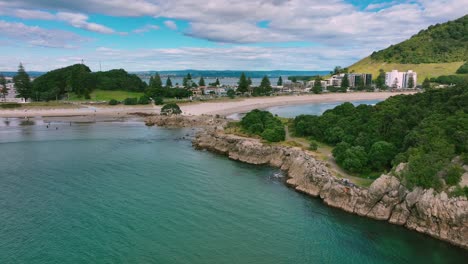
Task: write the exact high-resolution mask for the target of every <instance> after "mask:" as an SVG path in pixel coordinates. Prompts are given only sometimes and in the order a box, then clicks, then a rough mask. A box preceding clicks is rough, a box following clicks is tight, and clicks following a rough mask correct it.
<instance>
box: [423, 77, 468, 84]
mask: <svg viewBox="0 0 468 264" xmlns="http://www.w3.org/2000/svg"><path fill="white" fill-rule="evenodd" d="M424 81H426V80H424ZM427 81H428V82H435V83H440V84H462V83H465V82H468V75H462V74H460V75H442V76H439V77H437V78H431V79H430V80H427ZM425 86H426V87H427V84H426V85H425Z"/></svg>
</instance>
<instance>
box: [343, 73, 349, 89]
mask: <svg viewBox="0 0 468 264" xmlns="http://www.w3.org/2000/svg"><path fill="white" fill-rule="evenodd" d="M348 87H349V78H348V74H345V75H344V77H343V80H341V88H348Z"/></svg>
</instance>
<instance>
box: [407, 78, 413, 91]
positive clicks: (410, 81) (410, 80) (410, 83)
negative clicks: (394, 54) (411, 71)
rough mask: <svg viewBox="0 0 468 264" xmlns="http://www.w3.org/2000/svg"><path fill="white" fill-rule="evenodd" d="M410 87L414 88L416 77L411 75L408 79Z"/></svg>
mask: <svg viewBox="0 0 468 264" xmlns="http://www.w3.org/2000/svg"><path fill="white" fill-rule="evenodd" d="M408 88H410V89H412V88H414V77H413V75H411V76H410V77H409V79H408Z"/></svg>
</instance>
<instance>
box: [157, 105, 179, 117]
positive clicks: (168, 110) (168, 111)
mask: <svg viewBox="0 0 468 264" xmlns="http://www.w3.org/2000/svg"><path fill="white" fill-rule="evenodd" d="M161 114H164V115H172V114H174V115H179V114H182V110H180V107H179V106H178V105H177V104H176V103H168V104H165V105H164V106H163V107H162V108H161Z"/></svg>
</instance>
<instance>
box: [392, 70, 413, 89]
mask: <svg viewBox="0 0 468 264" xmlns="http://www.w3.org/2000/svg"><path fill="white" fill-rule="evenodd" d="M410 79H413V86H412V87H409V86H410V84H411V81H410ZM417 80H418V75H417V73H416V72H413V71H412V70H409V71H407V72H399V71H397V70H393V71H391V72H387V73H385V85H387V86H388V87H390V88H393V89H413V88H415V87H416V82H417Z"/></svg>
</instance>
